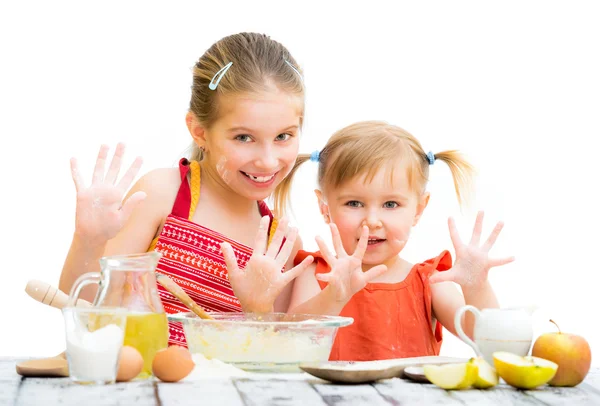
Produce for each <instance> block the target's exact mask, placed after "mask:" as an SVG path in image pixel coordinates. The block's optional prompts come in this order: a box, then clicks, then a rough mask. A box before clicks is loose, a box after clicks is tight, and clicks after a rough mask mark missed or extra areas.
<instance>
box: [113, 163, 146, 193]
mask: <svg viewBox="0 0 600 406" xmlns="http://www.w3.org/2000/svg"><path fill="white" fill-rule="evenodd" d="M143 162H144V160H143V159H142V157H141V156H138V157H137V158H135V160H134V161H133V163H132V164H131V166H130V167H129V169H127V172H125V175H123V177H122V178H121V180H120V181H119V184H118V185H117V187H118V188H119V189H121V190H122V191H123V193H125V191H126V190H127V189H129V186H130V185H131V183H132V182H133V180H134V179H135V177H136V176H137V174H138V172H139V171H140V169H141V168H142V163H143Z"/></svg>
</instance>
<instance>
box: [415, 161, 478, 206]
mask: <svg viewBox="0 0 600 406" xmlns="http://www.w3.org/2000/svg"><path fill="white" fill-rule="evenodd" d="M433 156H434V159H435V160H436V161H438V160H439V161H444V162H445V163H446V165H448V167H449V168H450V172H451V173H452V179H453V180H454V190H455V191H456V197H457V198H458V203H459V204H460V206H461V207H462V206H463V204H465V203H469V202H470V200H471V196H472V192H473V178H474V176H475V167H474V166H473V165H471V164H470V163H469V161H467V160H466V159H465V157H464V155H463V154H461V153H460V152H458V151H457V150H451V151H442V152H438V153H437V154H434V155H433ZM424 159H425V160H426V161H428V157H427V155H425V157H424ZM428 163H429V162H428Z"/></svg>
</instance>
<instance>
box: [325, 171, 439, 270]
mask: <svg viewBox="0 0 600 406" xmlns="http://www.w3.org/2000/svg"><path fill="white" fill-rule="evenodd" d="M324 197H325V202H324V204H322V206H321V208H322V211H325V212H326V213H325V214H326V216H325V219H326V220H329V221H331V222H333V223H335V224H336V226H337V227H338V229H339V232H340V236H341V239H342V243H343V245H344V249H345V250H346V252H347V253H349V254H351V253H353V252H354V250H355V249H356V246H357V244H358V240H359V238H360V235H361V233H362V228H363V226H365V225H366V226H367V227H369V245H368V247H367V251H366V253H365V255H364V257H363V267H367V268H368V267H370V266H374V265H379V264H386V265H388V266H389V265H391V264H393V262H394V261H395V259H396V256H397V255H398V253H399V252H400V251H401V249H402V245H401V243H400V242H401V241H408V237H409V236H410V231H411V228H412V227H413V226H415V225H416V224H417V222H418V221H419V218H420V216H421V214H422V213H423V210H424V209H425V207H426V206H427V202H428V200H429V194H428V193H424V194H423V193H420V192H417V191H415V190H411V188H410V187H409V184H408V177H407V170H406V167H405V166H403V165H401V164H398V165H396V166H395V167H394V168H393V176H392V177H390V172H389V171H387V170H385V169H380V170H379V171H378V172H377V174H376V175H375V177H374V178H373V179H372V180H371V181H369V180H368V179H366V177H365V176H359V177H356V178H355V179H352V180H350V181H348V182H346V183H345V184H343V185H342V186H341V187H339V188H337V189H336V190H331V191H328V192H327V193H326V194H325V196H324ZM327 211H328V213H327ZM327 214H329V218H328V217H327Z"/></svg>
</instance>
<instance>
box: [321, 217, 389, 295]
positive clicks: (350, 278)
mask: <svg viewBox="0 0 600 406" xmlns="http://www.w3.org/2000/svg"><path fill="white" fill-rule="evenodd" d="M329 227H330V229H331V237H332V242H333V247H334V249H335V253H336V255H333V254H332V253H331V252H329V249H328V248H327V246H326V245H325V242H324V241H323V239H322V238H321V237H317V238H316V240H317V244H318V246H319V249H320V250H321V254H322V255H323V258H325V261H327V263H328V264H329V266H330V268H331V271H329V272H328V273H325V274H317V275H316V278H317V279H319V280H321V281H323V282H327V283H328V284H329V286H330V287H331V288H332V289H334V291H335V298H336V300H337V301H339V302H347V301H348V300H350V298H351V297H352V296H353V295H354V294H355V293H356V292H358V291H359V290H361V289H363V288H364V287H365V286H366V285H367V283H369V281H371V280H372V279H374V278H376V277H378V276H379V275H381V274H382V273H384V272H385V271H387V266H385V265H377V266H374V267H373V268H371V269H369V270H368V271H367V272H363V270H362V259H363V257H364V255H365V251H366V250H367V245H368V243H369V228H368V227H367V226H364V227H363V230H362V233H361V236H360V239H359V240H358V244H357V246H356V249H355V250H354V253H353V254H352V255H348V253H346V250H345V249H344V246H343V245H342V240H341V238H340V232H339V230H338V228H337V226H336V225H335V224H334V223H330V224H329Z"/></svg>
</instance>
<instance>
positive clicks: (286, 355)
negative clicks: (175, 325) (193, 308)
mask: <svg viewBox="0 0 600 406" xmlns="http://www.w3.org/2000/svg"><path fill="white" fill-rule="evenodd" d="M209 314H210V315H211V316H212V317H213V318H214V320H206V319H201V318H199V317H198V316H197V315H195V314H194V313H191V312H189V313H177V314H170V315H168V316H167V317H168V319H169V321H173V322H181V323H182V325H183V331H184V333H185V339H186V341H187V344H188V348H189V350H190V352H191V353H192V354H197V353H199V354H202V355H204V356H205V357H206V358H208V359H213V358H216V359H219V360H221V361H223V362H227V363H229V364H232V365H234V366H236V367H238V368H241V369H244V370H251V371H290V372H291V371H296V372H298V371H300V369H299V368H298V365H299V364H300V363H303V362H325V361H327V360H328V359H329V353H330V352H331V347H332V345H333V340H334V338H335V334H336V333H337V330H338V328H340V327H344V326H348V325H350V324H352V323H353V322H354V319H352V318H351V317H340V316H320V315H311V314H286V313H267V314H252V313H209Z"/></svg>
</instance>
